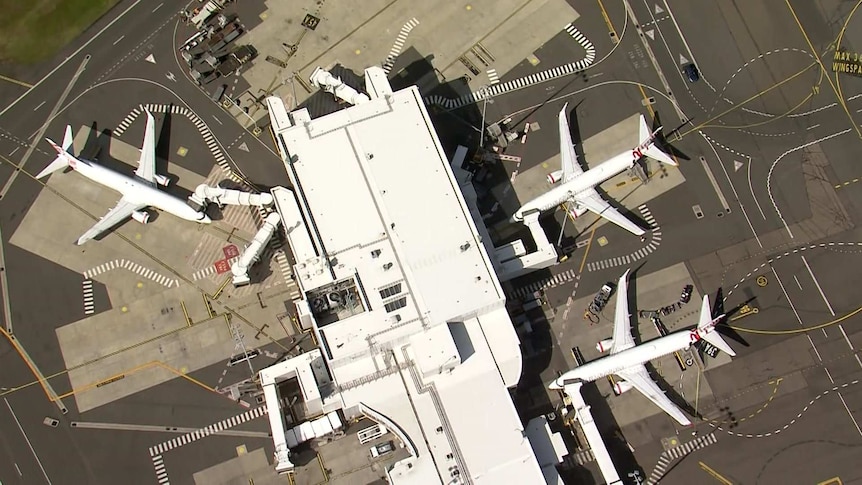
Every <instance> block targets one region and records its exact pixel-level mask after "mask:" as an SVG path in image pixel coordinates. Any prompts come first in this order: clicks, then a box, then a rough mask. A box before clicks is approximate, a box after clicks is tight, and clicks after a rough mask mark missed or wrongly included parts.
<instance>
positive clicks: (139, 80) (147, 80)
mask: <svg viewBox="0 0 862 485" xmlns="http://www.w3.org/2000/svg"><path fill="white" fill-rule="evenodd" d="M125 81H138V82H143V83H149V84H153V85H155V86H157V87H159V88H162V89H164V90H165V91H167V92H169V93H170V94H171V95H172V96H173V97H174V98H176V99H177V100H179V102H180V103H181V104H182V105H183V106H184V107H185V108H186V109H188V110H189V111H192V112H194V110H192V108H191V107H190V106H189V104H188V103H187V102H185V100H183V98H181V97H180V96H179V95H178V94H177V93H175V92H174V91H173V90H172V89H171V88H169V87H167V86H165V85H163V84H161V83H159V82H158V81H153V80H152V79H144V78H138V77H121V78H117V79H108V80H107V81H102V82H100V83H96V84H94V85H92V86H90V87H88V88H87V89H85V90H84V91H83V92H82V93H81V94H79V95H78V96H76V97H75V99H73V100H72V101H69V103H68V104H66V106H63V107H62V108H60V110H59V111H57V114H55V115H54V116H53V117H52V118H51V119H50V120H48V121H46V123H50V122H51V121H54V120H55V119H56V118H57V117H58V116H60V114H62V113H63V112H64V111H66V110H67V109H69V108H70V107H71V106H72V105H73V104H75V103H76V102H78V100H79V99H81V98H82V97H83V96H84V95H86V94H87V93H89V92H90V91H92V90H94V89H96V88H99V87H102V86H106V85H108V84H112V83H116V82H125ZM198 118H199V119H200V117H198ZM201 122H202V123H203V124H204V126H205V127H206V130H207V131H208V132H210V133H212V130H210V128H209V125H207V124H206V122H204V121H203V120H201ZM213 139H214V140H215V142H216V144H217V145H218V147H219V148H220V149H221V151H222V153H223V154H224V156H225V157H226V158H227V159H228V160H229V162H230V167H231V170H232V171H234V172H235V174H236V175H238V176H239V177H241V178H242V179H243V180H244V181H245V183H247V184H249V185H251V183H250V182H249V181H248V177H246V176H245V174H244V173H242V170H240V169H239V167H238V166H237V164H236V162H235V161H234V160H233V158H232V157H231V156H230V153H228V151H227V150H226V149H225V147H224V145H223V144H222V142H221V141H219V139H218V138H215V137H213ZM264 146H266V145H264ZM271 151H272V150H270V152H271ZM253 188H255V189H257V188H256V187H253Z"/></svg>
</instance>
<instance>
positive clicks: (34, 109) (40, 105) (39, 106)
mask: <svg viewBox="0 0 862 485" xmlns="http://www.w3.org/2000/svg"><path fill="white" fill-rule="evenodd" d="M43 104H45V102H44V101H42V102H41V103H39V105H38V106H36V107H35V108H33V111H36V110H37V109H39V108H41V107H42V105H43Z"/></svg>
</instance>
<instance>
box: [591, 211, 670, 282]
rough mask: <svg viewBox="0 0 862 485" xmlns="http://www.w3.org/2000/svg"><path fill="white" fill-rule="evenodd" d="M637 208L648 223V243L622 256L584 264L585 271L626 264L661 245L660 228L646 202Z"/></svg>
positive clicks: (648, 253) (646, 254)
mask: <svg viewBox="0 0 862 485" xmlns="http://www.w3.org/2000/svg"><path fill="white" fill-rule="evenodd" d="M638 210H639V211H640V213H641V217H642V218H643V220H644V221H646V222H647V224H649V225H650V239H651V240H650V242H649V244H647V245H646V246H644V247H642V248H640V249H638V250H637V251H633V252H631V253H629V254H625V255H623V256H617V257H615V258H607V259H602V260H599V261H594V262H591V263H588V264H587V266H586V270H587V271H598V270H601V269H607V268H616V267H617V266H626V265H629V264H632V263H634V262H635V261H639V260H641V259H643V258H645V257H647V256H649V255H650V254H651V253H652V252H653V251H655V250H656V249H658V247H659V246H661V229H660V228H659V225H658V223H657V222H656V220H655V218H654V217H653V216H652V212H650V210H649V208H648V207H647V206H646V204H641V205H640V206H639V207H638Z"/></svg>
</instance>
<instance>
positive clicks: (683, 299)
mask: <svg viewBox="0 0 862 485" xmlns="http://www.w3.org/2000/svg"><path fill="white" fill-rule="evenodd" d="M692 291H694V286H692V285H685V287H684V288H683V289H682V294H681V295H679V301H680V303H688V302H689V301H691V292H692Z"/></svg>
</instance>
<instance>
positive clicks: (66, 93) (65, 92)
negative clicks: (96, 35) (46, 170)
mask: <svg viewBox="0 0 862 485" xmlns="http://www.w3.org/2000/svg"><path fill="white" fill-rule="evenodd" d="M88 62H90V55H89V54H88V55H86V56H84V60H83V61H81V65H80V66H78V70H77V71H75V74H74V75H73V76H72V79H70V80H69V83H68V84H66V89H64V90H63V93H62V94H60V98H59V99H58V100H57V103H56V104H55V105H54V108H53V109H52V110H51V113H49V114H48V119H46V120H45V123H43V124H42V127H41V128H39V131H37V132H36V136H35V137H34V139H35V140H41V139H42V137H43V136H44V135H45V130H47V129H48V125H49V124H50V123H51V120H53V119H54V115H56V114H57V112H58V111H59V110H60V105H61V104H63V101H65V100H66V97H67V96H69V92H70V91H72V87H73V86H75V81H77V80H78V78H79V77H80V76H81V73H83V72H84V69H86V67H87V63H88ZM31 89H32V88H31ZM28 92H29V91H28ZM25 94H26V93H25ZM34 150H36V144H35V143H33V144H31V145H30V146H29V147H28V148H27V151H26V152H25V153H24V156H23V157H22V158H21V162H20V163H19V164H18V168H19V170H16V171H14V172H12V175H11V176H10V177H9V180H7V181H6V185H4V186H3V189H2V190H0V197H4V196H6V192H8V191H9V189H10V188H11V187H12V184H13V183H14V182H15V179H16V178H18V174H19V173H21V170H23V168H24V164H25V163H27V160H29V159H30V155H32V154H33V151H34Z"/></svg>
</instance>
